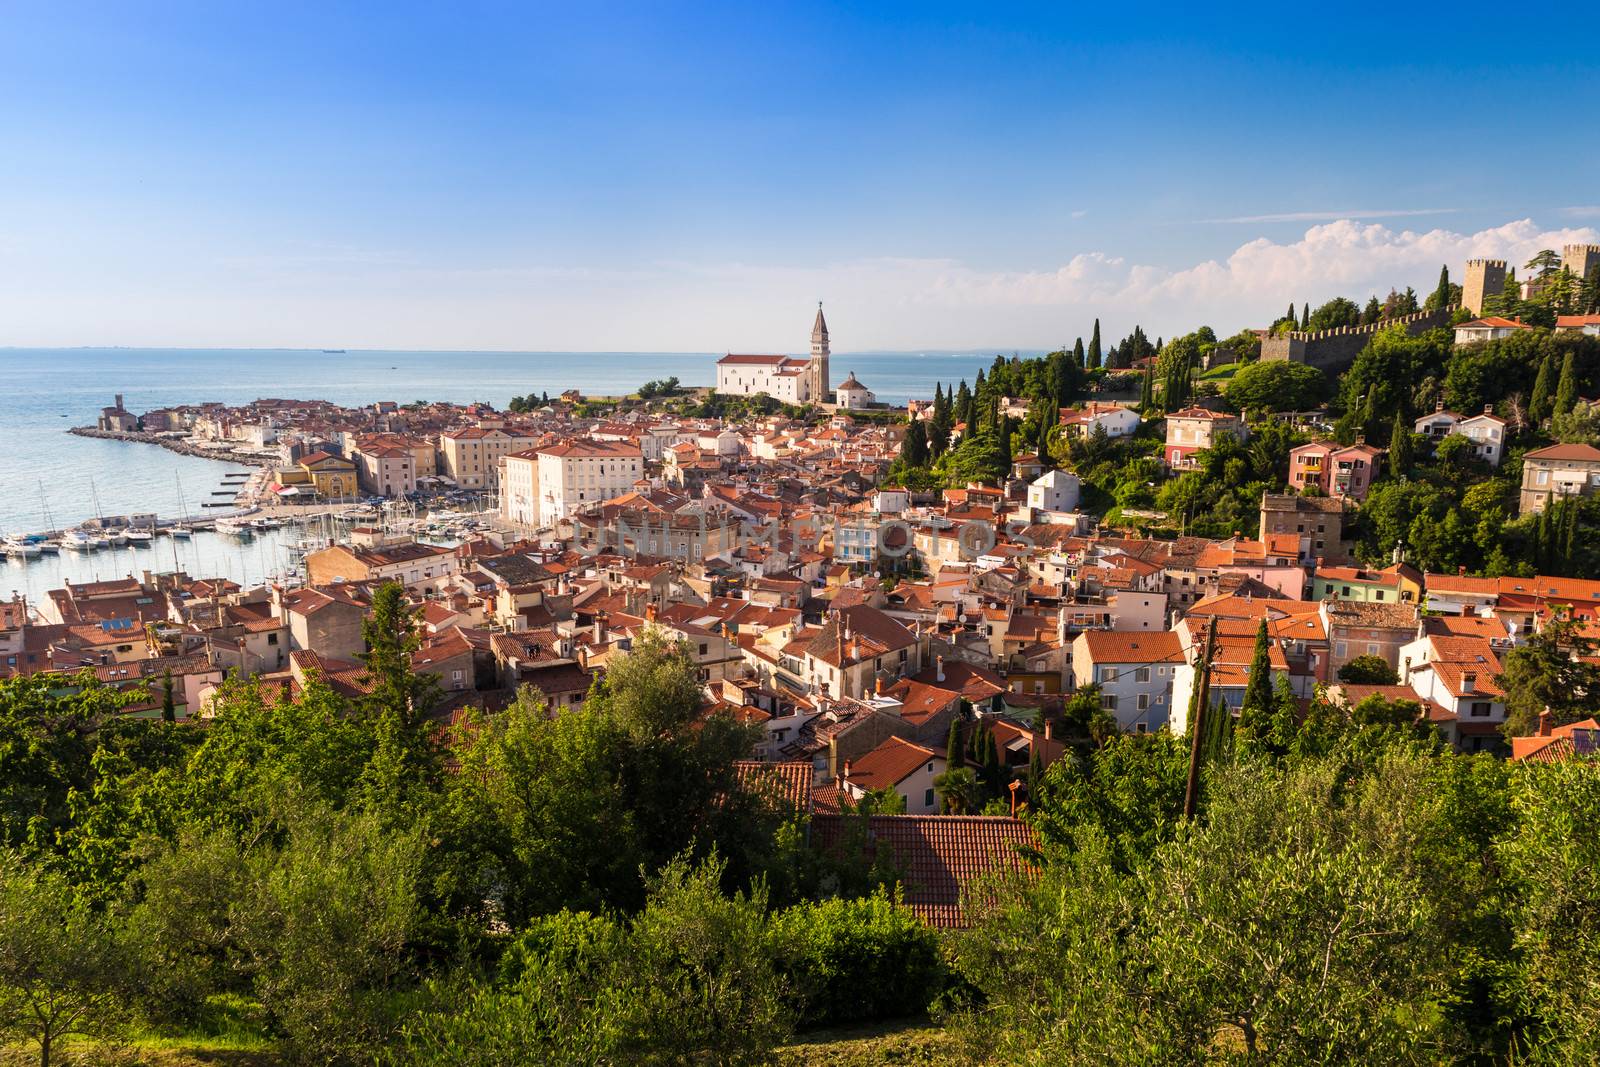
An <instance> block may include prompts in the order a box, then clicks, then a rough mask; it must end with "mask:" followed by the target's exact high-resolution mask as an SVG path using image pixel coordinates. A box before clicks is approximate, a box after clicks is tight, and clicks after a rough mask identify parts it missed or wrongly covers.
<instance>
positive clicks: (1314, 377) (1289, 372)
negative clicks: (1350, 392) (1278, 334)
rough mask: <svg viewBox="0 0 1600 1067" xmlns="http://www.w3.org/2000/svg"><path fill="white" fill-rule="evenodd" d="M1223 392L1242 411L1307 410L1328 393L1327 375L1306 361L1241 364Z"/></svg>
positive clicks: (1230, 402)
mask: <svg viewBox="0 0 1600 1067" xmlns="http://www.w3.org/2000/svg"><path fill="white" fill-rule="evenodd" d="M1224 395H1225V396H1226V397H1227V398H1228V403H1229V404H1230V405H1232V406H1233V407H1235V408H1237V409H1238V410H1240V411H1306V410H1309V409H1310V408H1313V407H1315V406H1317V405H1318V404H1320V403H1321V402H1322V401H1323V400H1324V399H1325V398H1326V397H1327V395H1328V379H1327V376H1326V375H1324V374H1323V373H1322V372H1321V371H1320V370H1318V369H1317V368H1315V367H1312V366H1308V365H1306V364H1304V363H1294V362H1291V361H1289V360H1274V361H1271V362H1265V363H1251V364H1248V365H1247V366H1244V367H1240V368H1239V371H1238V373H1236V374H1235V375H1234V376H1233V377H1232V378H1231V379H1229V381H1228V384H1227V387H1226V389H1225V391H1224Z"/></svg>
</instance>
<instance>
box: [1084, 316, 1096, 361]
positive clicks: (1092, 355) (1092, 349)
mask: <svg viewBox="0 0 1600 1067" xmlns="http://www.w3.org/2000/svg"><path fill="white" fill-rule="evenodd" d="M1084 358H1085V363H1084V366H1085V367H1087V368H1088V369H1089V370H1094V369H1095V368H1097V367H1099V366H1100V320H1099V319H1095V320H1094V333H1093V334H1091V335H1090V337H1089V351H1088V354H1087V356H1085V357H1084Z"/></svg>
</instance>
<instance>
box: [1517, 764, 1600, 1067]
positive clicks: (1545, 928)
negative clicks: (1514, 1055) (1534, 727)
mask: <svg viewBox="0 0 1600 1067" xmlns="http://www.w3.org/2000/svg"><path fill="white" fill-rule="evenodd" d="M1514 790H1515V791H1514V804H1515V807H1516V813H1517V816H1518V825H1517V827H1516V830H1515V832H1513V833H1509V834H1507V835H1506V836H1505V837H1504V839H1503V840H1502V841H1500V842H1499V850H1498V851H1499V858H1500V859H1501V861H1502V862H1503V863H1504V864H1505V867H1506V869H1507V872H1508V875H1509V885H1508V886H1507V889H1508V892H1506V894H1505V896H1504V897H1503V899H1504V900H1505V905H1504V906H1505V908H1506V909H1507V911H1508V912H1509V913H1510V918H1511V925H1512V930H1513V931H1514V933H1513V937H1514V945H1515V949H1516V959H1517V963H1518V971H1519V973H1518V976H1517V977H1518V982H1517V991H1518V994H1519V996H1518V1001H1519V1003H1518V1004H1517V1007H1518V1008H1520V1009H1521V1011H1522V1012H1524V1013H1526V1015H1527V1016H1528V1017H1529V1018H1531V1019H1533V1020H1535V1023H1534V1026H1533V1028H1532V1032H1531V1034H1530V1035H1529V1037H1528V1040H1527V1042H1526V1044H1527V1045H1528V1050H1527V1055H1526V1057H1525V1059H1526V1060H1527V1061H1528V1062H1532V1063H1549V1064H1558V1063H1559V1064H1567V1063H1593V1062H1595V1061H1596V1059H1600V982H1597V981H1596V979H1595V975H1596V974H1597V973H1600V922H1597V920H1596V915H1595V909H1594V907H1593V904H1592V902H1593V901H1594V900H1596V899H1597V898H1600V835H1596V834H1595V833H1594V832H1593V827H1594V826H1595V824H1596V820H1597V819H1600V772H1597V769H1596V765H1595V763H1594V761H1593V760H1574V761H1570V762H1562V763H1556V764H1553V765H1550V766H1536V767H1530V768H1529V773H1527V774H1522V775H1519V776H1517V778H1516V779H1515V785H1514Z"/></svg>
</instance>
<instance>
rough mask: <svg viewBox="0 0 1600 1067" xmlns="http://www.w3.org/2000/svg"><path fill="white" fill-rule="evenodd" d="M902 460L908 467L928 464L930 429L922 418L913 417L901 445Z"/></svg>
mask: <svg viewBox="0 0 1600 1067" xmlns="http://www.w3.org/2000/svg"><path fill="white" fill-rule="evenodd" d="M900 460H901V462H903V463H904V464H905V465H906V466H908V467H925V466H927V465H928V429H927V426H926V424H925V423H923V421H922V420H921V419H912V420H911V425H910V426H907V427H906V436H905V440H904V441H903V442H902V443H901V445H900Z"/></svg>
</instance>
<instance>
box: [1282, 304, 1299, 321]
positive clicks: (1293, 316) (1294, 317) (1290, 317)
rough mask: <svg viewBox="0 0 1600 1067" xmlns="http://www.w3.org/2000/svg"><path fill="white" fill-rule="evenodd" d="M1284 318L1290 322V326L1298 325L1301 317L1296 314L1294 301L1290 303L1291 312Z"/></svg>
mask: <svg viewBox="0 0 1600 1067" xmlns="http://www.w3.org/2000/svg"><path fill="white" fill-rule="evenodd" d="M1283 317H1284V318H1285V319H1288V320H1289V325H1290V326H1294V325H1296V324H1297V322H1298V319H1299V316H1298V315H1296V314H1295V313H1294V301H1293V300H1291V301H1289V311H1288V313H1287V314H1285V315H1284V316H1283Z"/></svg>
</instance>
